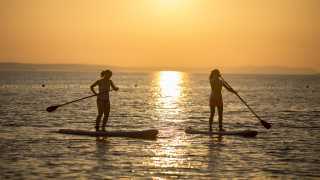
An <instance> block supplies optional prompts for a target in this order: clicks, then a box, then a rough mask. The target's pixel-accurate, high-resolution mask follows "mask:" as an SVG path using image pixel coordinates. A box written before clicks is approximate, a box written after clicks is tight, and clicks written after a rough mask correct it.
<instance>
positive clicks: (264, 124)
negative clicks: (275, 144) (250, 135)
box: [260, 120, 271, 129]
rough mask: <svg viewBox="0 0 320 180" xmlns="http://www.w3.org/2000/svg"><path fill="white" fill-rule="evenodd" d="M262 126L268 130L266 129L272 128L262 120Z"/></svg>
mask: <svg viewBox="0 0 320 180" xmlns="http://www.w3.org/2000/svg"><path fill="white" fill-rule="evenodd" d="M260 122H261V124H262V125H263V126H264V127H265V128H266V129H270V128H271V124H270V123H268V122H266V121H264V120H260Z"/></svg>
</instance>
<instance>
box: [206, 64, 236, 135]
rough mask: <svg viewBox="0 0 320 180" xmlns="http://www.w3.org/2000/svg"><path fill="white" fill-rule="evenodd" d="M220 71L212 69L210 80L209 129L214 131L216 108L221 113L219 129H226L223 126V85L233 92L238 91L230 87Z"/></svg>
mask: <svg viewBox="0 0 320 180" xmlns="http://www.w3.org/2000/svg"><path fill="white" fill-rule="evenodd" d="M220 76H221V75H220V71H219V70H218V69H215V70H213V71H211V74H210V77H209V81H210V85H211V95H210V101H209V105H210V118H209V130H210V131H212V123H213V117H214V114H215V108H216V107H217V109H218V115H219V131H224V129H223V127H222V119H223V100H222V93H221V91H222V86H224V87H225V88H226V89H227V90H228V91H230V92H232V93H236V91H235V90H233V89H232V88H231V87H229V86H228V85H227V84H226V83H225V82H224V81H223V80H221V79H220V78H219V77H220Z"/></svg>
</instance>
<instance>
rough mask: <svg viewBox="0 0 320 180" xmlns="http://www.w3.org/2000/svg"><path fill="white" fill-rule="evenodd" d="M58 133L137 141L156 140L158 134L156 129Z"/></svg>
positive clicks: (67, 130)
mask: <svg viewBox="0 0 320 180" xmlns="http://www.w3.org/2000/svg"><path fill="white" fill-rule="evenodd" d="M58 133H62V134H73V135H83V136H94V137H128V138H139V139H156V138H157V135H158V133H159V131H158V130H156V129H148V130H140V131H138V130H136V131H86V130H76V129H60V130H59V131H58Z"/></svg>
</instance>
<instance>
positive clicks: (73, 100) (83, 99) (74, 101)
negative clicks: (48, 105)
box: [58, 91, 106, 107]
mask: <svg viewBox="0 0 320 180" xmlns="http://www.w3.org/2000/svg"><path fill="white" fill-rule="evenodd" d="M105 92H106V91H105ZM105 92H101V93H98V94H93V95H90V96H86V97H83V98H80V99H76V100H73V101H69V102H66V103H63V104H60V105H58V107H61V106H64V105H67V104H71V103H74V102H78V101H81V100H84V99H88V98H91V97H94V96H98V95H99V94H102V93H105Z"/></svg>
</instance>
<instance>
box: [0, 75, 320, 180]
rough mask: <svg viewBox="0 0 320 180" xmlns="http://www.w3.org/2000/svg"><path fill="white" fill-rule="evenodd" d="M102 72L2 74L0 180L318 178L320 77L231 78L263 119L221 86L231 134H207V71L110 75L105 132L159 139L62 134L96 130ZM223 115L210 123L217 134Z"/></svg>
mask: <svg viewBox="0 0 320 180" xmlns="http://www.w3.org/2000/svg"><path fill="white" fill-rule="evenodd" d="M99 73H100V72H98V71H87V72H86V71H64V70H60V71H46V70H43V71H32V70H26V71H23V70H17V71H14V70H5V71H0V102H1V103H0V179H225V178H226V179H231V178H235V179H248V178H250V179H251V178H255V179H270V178H282V179H319V178H320V91H319V89H320V75H255V74H248V75H244V74H241V75H240V74H225V75H224V78H225V80H226V81H228V82H229V84H230V85H231V86H232V87H233V88H234V89H235V90H236V91H238V93H239V95H240V96H241V97H242V98H243V99H244V100H245V101H246V102H247V103H248V104H249V105H250V106H251V107H252V109H253V110H254V111H255V112H256V113H257V114H258V115H259V116H260V117H261V119H263V120H264V121H267V122H269V123H272V128H271V129H265V128H264V127H263V126H262V125H261V124H260V122H259V120H257V119H256V118H255V117H254V116H253V115H252V113H251V112H250V111H249V110H248V108H247V107H246V106H245V105H244V104H243V103H242V102H241V101H240V100H239V99H238V97H237V96H235V95H234V94H232V93H230V92H228V91H227V90H226V89H224V90H223V101H224V116H223V118H224V119H223V124H224V128H225V129H226V130H227V131H235V130H246V129H249V130H256V131H258V135H257V137H255V138H245V137H240V136H215V135H213V136H208V135H194V134H186V133H185V129H186V128H188V127H192V128H194V129H198V130H208V117H209V114H210V111H209V107H208V104H209V101H208V99H209V95H210V85H209V81H208V76H209V72H208V73H205V72H203V73H191V72H180V71H148V72H131V71H114V72H113V76H112V80H113V82H114V84H115V85H116V86H118V87H119V91H112V92H110V98H111V112H110V117H109V121H108V124H107V130H143V129H158V130H159V135H158V138H157V139H156V140H143V139H132V138H119V137H108V138H95V137H86V136H77V135H64V134H58V133H56V131H58V130H59V129H77V130H92V131H93V130H94V124H95V118H96V115H97V108H96V98H95V97H93V98H89V99H85V100H82V101H79V102H76V103H72V104H69V105H66V106H63V107H60V108H58V109H57V110H56V111H54V112H51V113H49V112H47V111H46V108H47V107H48V106H51V105H58V104H62V103H65V102H68V101H72V100H75V99H78V98H82V97H85V96H89V95H92V93H91V91H90V89H89V87H90V85H91V84H92V83H94V82H95V81H96V80H97V79H99ZM217 128H218V123H217V114H216V115H215V117H214V129H215V130H217Z"/></svg>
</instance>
